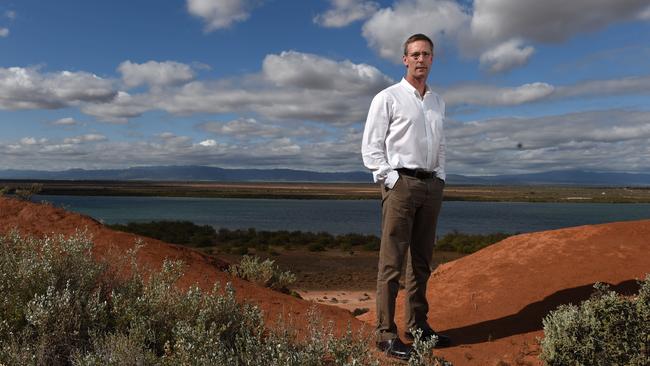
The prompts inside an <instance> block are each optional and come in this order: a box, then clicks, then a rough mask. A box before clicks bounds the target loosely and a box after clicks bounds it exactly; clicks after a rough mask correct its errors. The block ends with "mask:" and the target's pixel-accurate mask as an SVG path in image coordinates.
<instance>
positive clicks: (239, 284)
mask: <svg viewBox="0 0 650 366" xmlns="http://www.w3.org/2000/svg"><path fill="white" fill-rule="evenodd" d="M14 229H16V230H18V231H19V232H20V233H21V234H23V235H30V236H36V237H42V236H44V235H51V234H64V235H70V234H73V233H75V232H76V231H77V230H86V231H87V233H88V234H89V235H90V236H91V238H92V239H93V242H94V249H93V254H94V255H95V256H104V255H106V254H111V253H127V252H128V251H129V250H130V249H132V248H133V247H134V246H135V244H136V241H137V240H141V244H142V247H141V248H140V249H139V250H138V252H137V261H138V264H139V265H141V266H142V267H144V268H152V269H157V268H160V267H161V265H162V263H163V261H164V260H165V259H170V260H182V261H183V262H184V263H185V264H186V265H187V267H186V270H185V275H184V276H183V278H182V279H181V283H180V285H181V286H189V285H192V284H198V286H199V287H201V288H202V289H204V290H212V288H213V285H214V283H215V282H220V283H221V285H222V287H223V286H225V284H226V283H227V282H231V283H232V284H233V287H234V288H235V296H236V297H237V299H238V300H241V301H247V302H249V303H253V304H256V305H258V306H259V308H260V309H261V310H262V311H264V315H265V319H266V322H267V324H270V325H273V324H275V323H276V321H277V320H278V319H279V317H282V318H283V319H291V320H292V321H293V322H294V324H295V325H296V327H297V330H298V331H299V332H300V331H302V330H304V329H305V328H306V326H307V324H306V323H307V316H306V315H307V312H308V310H309V309H310V307H312V306H316V307H317V308H318V311H319V313H320V315H321V316H322V318H323V320H324V321H325V322H329V321H332V322H334V326H335V328H336V329H338V330H339V331H340V332H341V333H343V332H344V331H345V330H346V329H347V326H348V324H351V325H352V329H354V330H358V329H360V328H368V329H370V327H364V323H362V322H361V321H359V320H357V319H356V318H354V317H353V316H352V314H351V313H350V312H349V311H346V310H343V309H340V308H336V307H333V306H327V305H321V304H315V303H311V302H308V301H305V300H301V299H298V298H295V297H293V296H289V295H285V294H282V293H279V292H277V291H272V290H269V289H267V288H263V287H260V286H257V285H255V284H252V283H250V282H247V281H243V280H241V279H239V278H235V277H232V276H230V275H229V274H228V273H226V272H223V269H224V268H225V267H226V266H227V265H228V263H226V262H224V261H221V260H219V259H217V258H214V257H210V256H207V255H204V254H202V253H199V252H197V251H195V250H192V249H190V248H185V247H182V246H178V245H173V244H167V243H164V242H161V241H159V240H155V239H151V238H146V237H140V236H137V235H133V234H129V233H123V232H119V231H113V230H110V229H108V228H106V227H105V226H103V225H102V224H100V223H99V222H97V221H95V220H93V219H92V218H89V217H87V216H83V215H79V214H75V213H71V212H67V211H65V210H63V209H60V208H55V207H52V206H50V205H47V204H34V203H30V202H25V201H19V200H16V199H10V198H3V197H0V234H7V233H8V232H10V231H12V230H14ZM111 255H114V254H111Z"/></svg>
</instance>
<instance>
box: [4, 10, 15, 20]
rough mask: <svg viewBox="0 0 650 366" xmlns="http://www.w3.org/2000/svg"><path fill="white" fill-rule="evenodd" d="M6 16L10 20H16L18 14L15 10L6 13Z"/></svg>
mask: <svg viewBox="0 0 650 366" xmlns="http://www.w3.org/2000/svg"><path fill="white" fill-rule="evenodd" d="M5 16H6V17H7V18H9V19H16V12H15V11H13V10H7V11H5Z"/></svg>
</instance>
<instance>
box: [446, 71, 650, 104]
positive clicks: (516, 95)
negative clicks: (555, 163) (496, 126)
mask: <svg viewBox="0 0 650 366" xmlns="http://www.w3.org/2000/svg"><path fill="white" fill-rule="evenodd" d="M442 94H443V96H444V99H445V102H447V105H449V106H456V105H484V106H510V105H520V104H525V103H531V102H537V101H542V100H557V99H567V98H581V97H593V96H614V95H626V94H628V95H631V94H636V95H644V94H650V76H637V77H627V78H621V79H604V80H589V81H583V82H580V83H576V84H572V85H563V86H553V85H550V84H548V83H541V82H536V83H529V84H523V85H520V86H517V87H497V86H490V85H463V86H456V87H452V88H450V89H447V90H445V91H443V92H442Z"/></svg>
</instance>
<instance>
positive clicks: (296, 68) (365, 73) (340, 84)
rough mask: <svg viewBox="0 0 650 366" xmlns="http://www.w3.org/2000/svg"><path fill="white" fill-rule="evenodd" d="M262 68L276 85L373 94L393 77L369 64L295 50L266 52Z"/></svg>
mask: <svg viewBox="0 0 650 366" xmlns="http://www.w3.org/2000/svg"><path fill="white" fill-rule="evenodd" d="M262 70H263V71H262V72H263V75H264V77H265V78H266V79H267V80H270V81H271V82H273V83H274V84H275V85H276V86H280V87H297V88H303V89H313V90H330V91H340V92H345V93H350V94H357V93H363V94H367V95H370V94H374V93H376V92H378V91H379V90H381V89H383V88H385V87H387V86H389V85H390V84H392V83H393V80H392V79H391V78H389V77H388V76H386V75H384V74H383V73H382V72H381V71H379V70H378V69H377V68H375V67H373V66H370V65H366V64H354V63H352V62H350V61H348V60H345V61H334V60H331V59H328V58H325V57H321V56H318V55H314V54H309V53H301V52H295V51H288V52H282V53H281V54H279V55H268V56H266V57H265V58H264V63H263V66H262Z"/></svg>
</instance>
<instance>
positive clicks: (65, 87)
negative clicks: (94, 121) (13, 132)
mask: <svg viewBox="0 0 650 366" xmlns="http://www.w3.org/2000/svg"><path fill="white" fill-rule="evenodd" d="M114 96H115V91H114V90H113V83H112V81H110V80H106V79H102V78H100V77H98V76H96V75H93V74H90V73H87V72H69V71H62V72H57V73H48V74H41V73H39V72H38V70H37V69H34V68H21V67H10V68H0V109H55V108H63V107H66V106H69V105H72V104H74V103H77V102H105V101H109V100H111V99H112V98H113V97H114Z"/></svg>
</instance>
